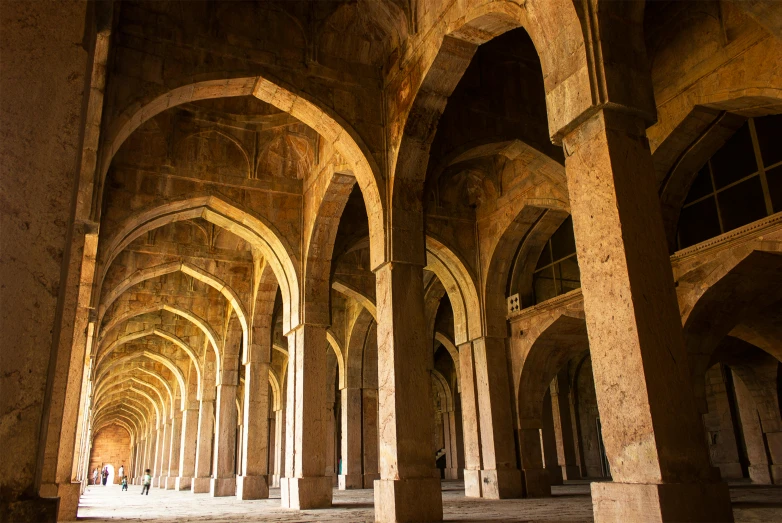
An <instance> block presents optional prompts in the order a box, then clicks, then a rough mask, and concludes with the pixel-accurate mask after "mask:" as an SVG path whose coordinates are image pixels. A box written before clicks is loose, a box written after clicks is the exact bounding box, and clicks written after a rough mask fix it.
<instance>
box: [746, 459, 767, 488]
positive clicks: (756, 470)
mask: <svg viewBox="0 0 782 523" xmlns="http://www.w3.org/2000/svg"><path fill="white" fill-rule="evenodd" d="M749 479H751V480H752V483H754V484H756V485H771V471H770V470H769V468H768V464H766V463H761V464H760V465H750V466H749Z"/></svg>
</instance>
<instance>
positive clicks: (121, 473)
mask: <svg viewBox="0 0 782 523" xmlns="http://www.w3.org/2000/svg"><path fill="white" fill-rule="evenodd" d="M118 474H119V482H120V483H122V478H124V477H125V465H124V464H122V465H120V466H119V471H118Z"/></svg>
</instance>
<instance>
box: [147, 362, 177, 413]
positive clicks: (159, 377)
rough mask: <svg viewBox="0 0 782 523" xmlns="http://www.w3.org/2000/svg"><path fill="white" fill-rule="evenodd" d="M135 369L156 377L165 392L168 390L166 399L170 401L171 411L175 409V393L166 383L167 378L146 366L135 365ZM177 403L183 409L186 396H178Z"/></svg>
mask: <svg viewBox="0 0 782 523" xmlns="http://www.w3.org/2000/svg"><path fill="white" fill-rule="evenodd" d="M136 370H140V371H141V372H143V373H145V374H148V375H150V376H152V377H153V378H155V379H157V380H158V381H159V382H160V383H161V385H162V386H163V388H164V389H165V390H166V392H168V399H169V401H170V403H171V411H172V412H173V411H174V410H175V409H176V395H175V393H174V391H173V390H172V389H171V385H170V384H169V383H168V380H167V379H165V378H164V377H163V376H162V375H160V374H159V373H157V372H155V371H153V370H151V369H148V368H146V367H137V368H136ZM179 403H180V405H179V408H180V409H184V408H185V405H186V398H185V397H184V396H180V398H179Z"/></svg>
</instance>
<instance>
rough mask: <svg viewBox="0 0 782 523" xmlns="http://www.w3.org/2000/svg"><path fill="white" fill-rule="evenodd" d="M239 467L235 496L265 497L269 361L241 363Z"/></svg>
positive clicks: (266, 489)
mask: <svg viewBox="0 0 782 523" xmlns="http://www.w3.org/2000/svg"><path fill="white" fill-rule="evenodd" d="M242 410H243V411H244V412H243V413H242V414H243V418H244V419H243V421H242V430H243V432H242V461H241V464H242V467H241V475H240V476H239V477H238V478H237V482H236V496H237V497H238V498H239V499H263V498H268V497H269V483H268V476H267V473H268V456H269V362H268V361H248V362H247V363H245V366H244V409H242Z"/></svg>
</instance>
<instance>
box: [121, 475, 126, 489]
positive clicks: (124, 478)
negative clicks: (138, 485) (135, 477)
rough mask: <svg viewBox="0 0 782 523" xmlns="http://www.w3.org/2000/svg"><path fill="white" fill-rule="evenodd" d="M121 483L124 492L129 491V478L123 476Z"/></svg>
mask: <svg viewBox="0 0 782 523" xmlns="http://www.w3.org/2000/svg"><path fill="white" fill-rule="evenodd" d="M120 483H122V490H128V478H126V477H125V476H122V481H120Z"/></svg>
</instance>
